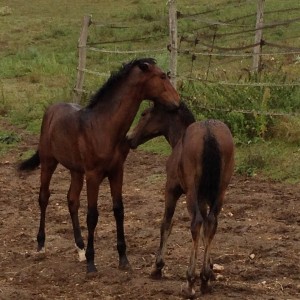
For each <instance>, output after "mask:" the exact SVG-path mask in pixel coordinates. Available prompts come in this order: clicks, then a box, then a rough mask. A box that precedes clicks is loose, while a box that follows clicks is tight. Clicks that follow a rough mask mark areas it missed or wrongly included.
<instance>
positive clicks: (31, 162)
mask: <svg viewBox="0 0 300 300" xmlns="http://www.w3.org/2000/svg"><path fill="white" fill-rule="evenodd" d="M40 162H41V161H40V155H39V151H38V150H37V151H36V152H35V153H34V154H33V155H32V156H31V157H30V158H28V159H26V160H24V161H23V162H21V163H20V164H19V166H18V170H19V171H32V170H34V169H36V168H37V167H38V166H39V165H40Z"/></svg>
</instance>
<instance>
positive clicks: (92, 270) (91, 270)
mask: <svg viewBox="0 0 300 300" xmlns="http://www.w3.org/2000/svg"><path fill="white" fill-rule="evenodd" d="M97 272H98V271H97V268H96V266H95V265H94V264H88V265H87V271H86V275H87V277H89V278H91V277H95V275H97Z"/></svg>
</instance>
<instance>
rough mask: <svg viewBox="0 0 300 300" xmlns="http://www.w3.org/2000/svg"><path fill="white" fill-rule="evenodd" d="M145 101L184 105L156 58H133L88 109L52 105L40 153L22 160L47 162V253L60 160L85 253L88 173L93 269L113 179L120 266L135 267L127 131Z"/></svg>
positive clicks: (41, 239)
mask: <svg viewBox="0 0 300 300" xmlns="http://www.w3.org/2000/svg"><path fill="white" fill-rule="evenodd" d="M143 99H148V100H152V101H154V102H159V103H161V104H162V105H165V106H166V107H168V108H169V109H173V108H176V107H178V105H179V95H178V94H177V92H176V90H175V89H174V88H173V86H172V85H171V83H170V81H169V79H168V77H167V76H166V74H165V73H164V72H163V71H162V70H161V69H160V68H159V67H158V66H157V65H156V63H155V60H154V59H152V58H145V59H139V60H133V61H131V62H130V63H128V64H126V65H124V66H123V67H122V68H121V69H120V70H119V71H118V72H117V73H115V74H113V75H112V76H111V77H110V78H109V79H108V81H107V82H106V83H105V84H104V85H103V87H102V88H101V89H99V91H98V92H97V93H96V94H95V95H94V96H93V97H92V99H91V101H90V103H89V104H88V105H87V106H86V107H84V108H82V107H80V106H79V105H76V104H71V103H60V104H54V105H52V106H50V107H49V108H48V109H47V111H46V113H45V115H44V118H43V122H42V128H41V135H40V141H39V146H38V150H37V152H36V153H35V154H34V155H33V156H32V157H31V158H29V159H28V160H26V161H24V162H23V163H21V164H20V166H19V169H20V170H32V169H35V168H36V167H38V166H39V164H40V165H41V185H40V192H39V205H40V212H41V215H40V226H39V231H38V235H37V241H38V248H37V251H38V252H40V251H44V246H45V214H46V208H47V205H48V200H49V196H50V191H49V184H50V180H51V177H52V175H53V172H54V171H55V169H56V167H57V164H58V163H61V164H62V165H63V166H64V167H66V168H67V169H69V170H70V173H71V185H70V189H69V191H68V197H67V198H68V206H69V212H70V216H71V219H72V225H73V230H74V237H75V242H76V245H77V247H78V248H79V249H80V250H81V252H82V251H84V242H83V239H82V236H81V231H80V225H79V219H78V208H79V197H80V192H81V189H82V186H83V180H84V176H85V178H86V186H87V202H88V210H87V228H88V242H87V248H86V252H85V256H86V260H87V273H93V272H96V271H97V269H96V267H95V264H94V231H95V228H96V225H97V222H98V209H97V200H98V193H99V185H100V184H101V182H102V181H103V179H104V178H105V177H108V180H109V184H110V190H111V196H112V201H113V212H114V216H115V220H116V226H117V250H118V253H119V267H120V268H126V267H128V266H129V262H128V260H127V255H126V243H125V237H124V210H123V201H122V184H123V168H124V161H125V159H126V157H127V154H128V151H129V146H128V144H127V141H126V133H127V131H128V129H129V128H130V125H131V123H132V121H133V119H134V117H135V115H136V113H137V111H138V108H139V106H140V103H141V101H142V100H143Z"/></svg>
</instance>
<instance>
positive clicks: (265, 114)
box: [183, 98, 300, 117]
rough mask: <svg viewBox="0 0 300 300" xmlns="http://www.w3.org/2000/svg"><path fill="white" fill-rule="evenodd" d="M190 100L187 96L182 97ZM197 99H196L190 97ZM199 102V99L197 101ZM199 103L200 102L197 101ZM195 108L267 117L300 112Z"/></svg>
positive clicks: (299, 114)
mask: <svg viewBox="0 0 300 300" xmlns="http://www.w3.org/2000/svg"><path fill="white" fill-rule="evenodd" d="M183 100H184V101H186V100H191V99H189V98H185V99H183ZM192 100H194V101H195V100H197V99H192ZM198 102H199V101H198ZM199 103H200V102H199ZM197 108H200V109H204V110H208V111H220V112H224V113H240V114H246V115H247V114H248V115H262V116H269V117H299V116H300V113H297V112H291V113H280V112H272V111H259V110H250V109H233V108H220V107H212V106H204V105H197Z"/></svg>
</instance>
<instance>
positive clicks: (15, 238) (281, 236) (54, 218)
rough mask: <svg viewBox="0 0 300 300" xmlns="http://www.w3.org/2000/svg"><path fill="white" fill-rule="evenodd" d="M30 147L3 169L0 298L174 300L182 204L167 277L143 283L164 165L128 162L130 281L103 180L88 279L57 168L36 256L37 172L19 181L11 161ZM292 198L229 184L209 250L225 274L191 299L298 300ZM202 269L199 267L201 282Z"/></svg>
mask: <svg viewBox="0 0 300 300" xmlns="http://www.w3.org/2000/svg"><path fill="white" fill-rule="evenodd" d="M1 126H2V124H1ZM3 126H4V125H3ZM36 144H37V138H36V137H32V136H29V135H25V134H23V142H22V143H21V144H20V146H19V147H18V149H14V150H13V151H10V152H9V153H8V154H7V155H6V156H5V157H2V158H1V161H0V237H1V241H0V245H1V246H0V266H1V268H0V270H1V272H0V299H5V300H6V299H18V300H19V299H181V295H180V289H181V285H182V284H183V283H184V282H185V273H186V269H187V265H188V261H189V254H190V247H191V236H190V232H189V218H188V215H187V211H186V207H185V199H184V197H182V199H180V201H179V203H178V206H177V209H176V214H175V217H174V226H173V231H172V234H171V236H170V239H169V246H168V254H167V256H166V270H165V271H166V272H165V278H164V279H163V280H161V281H155V280H152V279H150V278H149V274H150V269H151V265H152V263H153V262H154V255H155V252H156V250H157V248H158V245H159V227H160V220H161V217H162V213H163V206H164V203H163V189H164V181H165V173H164V165H165V160H166V158H165V157H162V156H159V155H153V154H149V153H144V152H141V151H138V150H137V151H134V152H131V153H130V154H129V156H128V159H127V162H126V170H125V178H124V181H125V182H124V205H125V214H126V215H125V231H126V238H127V248H128V258H129V260H130V262H131V266H132V271H131V272H125V271H120V270H119V269H118V255H117V251H116V229H115V221H114V218H113V213H112V204H111V198H110V193H109V189H108V184H107V181H105V182H104V183H103V184H102V185H101V187H100V198H99V212H100V219H99V222H98V226H97V231H96V236H95V237H96V240H95V250H96V257H95V261H96V264H97V267H98V271H99V272H98V273H99V274H98V276H97V277H96V278H93V279H88V278H86V273H85V271H86V266H85V263H80V262H78V261H77V253H76V252H75V247H74V240H73V233H72V229H71V221H70V217H69V214H68V208H67V203H66V193H67V190H68V185H69V174H68V171H66V170H65V169H63V168H58V170H57V171H56V173H55V174H54V177H53V181H52V186H51V190H52V196H51V198H50V204H49V206H48V210H47V220H46V234H47V236H46V248H47V249H46V250H47V255H46V258H45V259H43V260H39V259H37V258H36V256H35V255H34V254H35V248H36V234H37V229H38V222H39V208H38V203H37V198H38V189H39V171H35V172H33V173H31V174H30V175H28V176H19V175H18V174H17V173H16V171H15V162H16V161H17V160H18V159H19V157H20V154H22V153H23V152H24V151H26V150H28V149H34V148H35V147H36ZM299 192H300V186H299V185H284V184H280V183H274V182H270V181H266V180H263V179H261V178H257V177H255V178H246V177H240V176H237V175H235V176H234V177H233V180H232V183H231V185H230V187H229V189H228V193H227V198H226V203H225V205H224V209H223V211H222V212H221V214H220V217H219V228H218V231H217V234H216V237H215V241H214V245H213V249H212V255H213V259H214V262H215V263H216V264H218V265H221V266H223V267H224V270H223V271H222V272H221V273H220V274H221V275H222V276H220V279H219V280H218V281H215V282H213V283H212V287H213V290H212V293H211V294H208V295H205V296H202V295H201V294H200V292H199V285H198V286H197V291H196V292H197V297H199V298H205V299H207V300H216V299H263V300H265V299H269V300H271V299H300V258H299V257H300V213H299V212H300V202H299V194H300V193H299ZM81 199H82V200H81V208H80V220H81V224H82V229H83V235H84V237H85V238H86V234H87V230H86V224H85V218H86V216H85V215H86V192H85V190H83V192H82V197H81ZM202 250H203V249H202V247H201V249H200V252H201V253H202ZM200 257H201V255H200ZM200 266H201V260H199V263H198V270H197V273H198V274H199V271H200ZM198 284H199V282H198Z"/></svg>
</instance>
